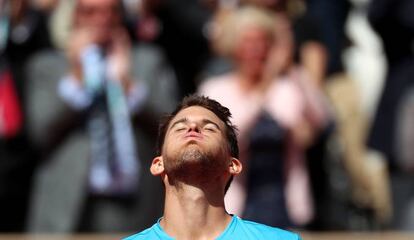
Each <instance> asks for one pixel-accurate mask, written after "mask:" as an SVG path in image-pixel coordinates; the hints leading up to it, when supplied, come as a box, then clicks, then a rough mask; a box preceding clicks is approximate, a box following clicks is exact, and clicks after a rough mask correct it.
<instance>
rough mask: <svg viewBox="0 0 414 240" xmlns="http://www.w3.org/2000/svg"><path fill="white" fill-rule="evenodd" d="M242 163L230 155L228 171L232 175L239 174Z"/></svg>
mask: <svg viewBox="0 0 414 240" xmlns="http://www.w3.org/2000/svg"><path fill="white" fill-rule="evenodd" d="M242 169H243V165H242V163H241V162H240V160H239V159H237V158H234V157H232V158H231V161H230V165H229V173H230V174H231V175H233V176H236V175H239V174H240V172H241V171H242Z"/></svg>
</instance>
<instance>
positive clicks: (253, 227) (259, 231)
mask: <svg viewBox="0 0 414 240" xmlns="http://www.w3.org/2000/svg"><path fill="white" fill-rule="evenodd" d="M240 220H241V222H242V225H243V229H244V230H245V231H247V232H249V234H253V235H256V236H261V239H283V240H300V239H301V238H300V236H299V235H298V234H296V233H294V232H290V231H287V230H283V229H280V228H276V227H271V226H268V225H265V224H261V223H257V222H253V221H249V220H242V219H240Z"/></svg>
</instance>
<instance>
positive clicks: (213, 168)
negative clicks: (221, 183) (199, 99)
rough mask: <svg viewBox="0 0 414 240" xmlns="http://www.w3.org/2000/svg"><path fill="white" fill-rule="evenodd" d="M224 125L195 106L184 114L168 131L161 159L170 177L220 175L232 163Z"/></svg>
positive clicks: (180, 114) (204, 109) (211, 114)
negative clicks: (192, 172)
mask: <svg viewBox="0 0 414 240" xmlns="http://www.w3.org/2000/svg"><path fill="white" fill-rule="evenodd" d="M225 128H226V126H225V124H224V123H223V122H222V121H221V120H220V119H219V118H218V117H217V116H216V115H215V114H214V113H213V112H211V111H210V110H208V109H206V108H203V107H199V106H192V107H188V108H185V109H183V110H181V111H180V112H179V113H178V114H177V115H176V116H175V117H174V118H173V119H172V120H171V123H170V125H169V127H168V130H167V133H166V136H165V141H164V147H163V149H162V155H163V158H164V166H165V172H166V173H167V174H168V175H181V174H184V175H185V174H190V173H189V172H188V171H196V169H200V170H201V171H203V173H205V174H215V173H217V174H221V173H222V172H221V171H226V169H227V167H228V165H229V161H230V159H231V157H230V153H229V147H228V143H227V141H226V137H225Z"/></svg>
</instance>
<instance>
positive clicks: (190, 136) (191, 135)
mask: <svg viewBox="0 0 414 240" xmlns="http://www.w3.org/2000/svg"><path fill="white" fill-rule="evenodd" d="M184 139H190V140H192V139H195V140H201V139H203V135H202V134H200V133H195V132H190V133H187V134H185V135H184Z"/></svg>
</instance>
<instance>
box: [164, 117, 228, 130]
mask: <svg viewBox="0 0 414 240" xmlns="http://www.w3.org/2000/svg"><path fill="white" fill-rule="evenodd" d="M187 122H189V120H188V118H186V117H183V118H180V119H178V120H177V121H175V122H174V123H173V124H172V125H171V127H170V129H172V128H174V126H175V125H177V124H179V123H187ZM202 122H203V124H204V125H206V124H213V125H214V126H215V127H216V128H217V129H218V130H221V128H220V126H219V125H218V124H217V123H215V122H213V121H211V120H209V119H206V118H204V119H203V120H202Z"/></svg>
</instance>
